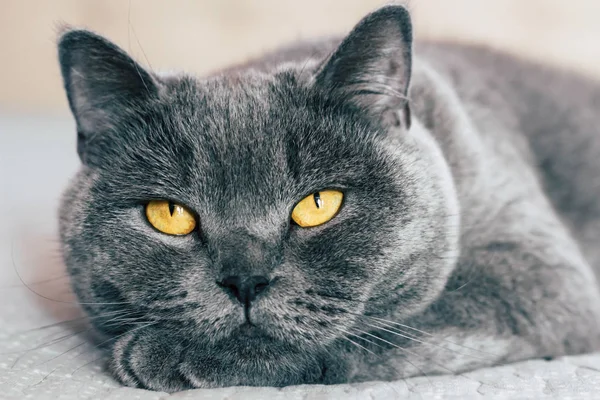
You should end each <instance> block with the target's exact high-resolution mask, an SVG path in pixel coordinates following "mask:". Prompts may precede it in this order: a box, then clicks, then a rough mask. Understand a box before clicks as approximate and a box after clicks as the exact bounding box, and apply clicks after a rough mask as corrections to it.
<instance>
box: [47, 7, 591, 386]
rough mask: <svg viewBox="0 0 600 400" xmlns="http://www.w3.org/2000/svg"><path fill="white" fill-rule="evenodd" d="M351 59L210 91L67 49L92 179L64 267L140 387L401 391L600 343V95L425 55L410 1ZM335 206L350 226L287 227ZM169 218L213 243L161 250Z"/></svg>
mask: <svg viewBox="0 0 600 400" xmlns="http://www.w3.org/2000/svg"><path fill="white" fill-rule="evenodd" d="M338 43H339V41H336V40H332V41H323V42H316V43H303V44H298V45H294V46H291V47H288V48H286V49H282V50H281V51H279V52H277V53H274V54H270V55H266V56H265V57H264V58H262V59H259V60H256V61H253V62H251V63H248V64H246V65H242V66H237V67H234V68H231V69H228V70H224V71H222V72H221V73H219V74H215V75H214V76H210V77H205V78H196V77H192V76H190V75H186V74H181V75H169V76H163V75H157V74H154V73H151V72H147V71H145V70H144V69H143V68H142V67H141V66H140V65H138V64H136V63H135V62H134V61H133V60H132V59H130V58H129V56H127V55H126V54H125V53H124V52H123V51H122V50H120V49H118V48H117V47H116V46H114V45H113V44H111V43H110V42H108V41H106V40H105V39H103V38H101V37H99V36H96V35H95V34H93V33H90V32H87V31H79V30H73V31H69V32H66V33H64V34H63V35H62V37H61V39H60V43H59V56H60V62H61V67H62V72H63V77H64V80H65V87H66V90H67V94H68V97H69V102H70V105H71V109H72V111H73V113H74V116H75V120H76V122H77V127H78V133H79V145H78V149H79V154H80V156H81V159H82V161H83V165H82V167H81V170H80V171H79V173H78V174H77V176H76V177H75V179H74V180H73V182H72V184H71V186H70V188H69V189H68V190H67V191H66V193H65V196H64V200H63V203H62V207H61V209H60V231H61V237H62V243H63V254H64V258H65V261H66V264H67V266H68V270H69V273H70V275H71V278H72V283H73V288H74V290H75V292H76V293H77V296H78V297H79V299H80V302H81V304H82V306H83V307H84V309H85V310H86V312H87V313H88V314H89V316H90V317H91V320H92V321H93V323H94V326H95V327H96V328H97V331H98V332H99V333H101V334H102V335H104V338H105V340H104V341H105V343H106V344H107V348H108V351H109V352H110V354H111V363H110V364H111V367H112V371H113V372H114V374H115V376H116V377H117V378H118V379H119V380H120V381H121V382H123V383H124V384H127V385H131V386H139V387H145V388H150V389H156V390H164V391H175V390H180V389H185V388H189V387H215V386H229V385H274V386H284V385H291V384H302V383H341V382H357V381H363V380H380V379H383V380H389V379H398V378H402V377H407V376H411V375H416V374H423V373H426V374H430V373H444V372H448V371H449V370H450V371H453V372H460V371H464V370H468V369H471V368H476V367H482V366H488V365H495V364H499V363H505V362H510V361H515V360H520V359H525V358H531V357H552V356H558V355H561V354H566V353H580V352H585V351H590V350H592V349H598V348H600V346H599V345H600V326H599V325H600V324H599V321H600V320H599V317H600V301H599V300H600V299H599V292H598V286H597V282H596V277H595V275H594V273H593V268H594V269H596V270H597V271H600V252H599V251H598V237H599V234H600V201H599V200H598V199H599V198H600V138H599V135H598V134H599V133H600V128H599V127H600V116H599V113H598V110H599V109H600V85H599V84H598V83H596V82H593V81H590V80H587V79H584V78H580V77H576V76H573V75H570V74H568V73H566V72H564V71H557V70H553V69H550V68H546V67H544V66H540V65H534V64H531V63H528V62H525V61H522V60H519V59H516V58H514V57H512V56H509V55H506V54H501V53H498V52H494V51H491V50H487V49H483V48H475V47H466V46H459V45H452V44H443V43H418V44H417V45H416V46H415V47H416V49H415V51H414V55H413V51H412V50H411V47H412V33H411V25H410V18H409V15H408V13H407V12H406V11H405V10H404V9H403V8H401V7H398V6H388V7H384V8H382V9H380V10H378V11H376V12H375V13H373V14H370V15H369V16H367V17H365V19H364V20H363V21H361V22H360V23H359V25H357V27H356V28H355V30H354V31H353V32H352V33H351V34H350V35H349V36H348V37H347V38H346V39H345V40H344V41H343V43H342V44H341V45H340V46H339V47H337V45H338ZM336 48H337V50H336V51H334V50H335V49H336ZM411 115H412V117H411ZM326 188H337V189H340V190H343V191H344V193H345V201H344V205H343V208H342V210H341V211H340V213H339V214H338V215H337V216H336V217H335V218H334V219H333V220H331V221H330V222H329V223H327V224H325V225H322V226H319V227H316V228H309V229H303V228H300V227H298V226H295V225H293V224H291V222H290V212H291V210H292V208H293V207H294V205H295V203H297V202H298V201H299V200H300V199H302V198H303V197H304V196H306V195H307V194H310V193H312V192H315V191H318V190H322V189H326ZM151 199H170V200H173V201H177V202H179V203H182V204H185V205H187V206H188V207H189V208H190V209H191V210H193V211H194V212H195V213H196V215H197V217H198V220H199V229H198V230H196V231H194V232H192V233H191V234H190V235H188V236H184V237H172V236H168V235H164V234H161V233H159V232H157V231H156V230H154V229H153V228H152V227H151V226H150V225H149V224H148V222H147V221H146V220H145V217H144V211H143V210H144V204H145V203H146V202H148V201H149V200H151ZM231 274H239V275H244V274H245V275H261V276H267V277H268V278H269V279H270V280H271V284H270V285H269V287H268V288H267V290H266V291H265V293H263V294H261V295H260V297H258V298H257V299H256V300H255V301H254V303H252V306H251V308H250V309H249V310H250V311H249V313H248V315H249V318H250V320H251V321H252V323H253V324H254V326H250V325H248V323H247V321H246V318H247V316H246V315H245V312H244V308H243V307H242V306H240V304H239V303H238V302H237V301H236V300H235V299H234V298H232V297H231V296H230V295H228V293H227V292H226V291H224V290H223V288H221V287H220V286H219V285H218V284H217V282H219V281H220V280H221V279H222V278H223V277H224V276H228V275H231ZM384 321H387V322H384ZM394 324H395V325H394ZM398 346H400V348H399V347H398Z"/></svg>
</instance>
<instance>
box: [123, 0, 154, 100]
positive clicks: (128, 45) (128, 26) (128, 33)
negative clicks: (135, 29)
mask: <svg viewBox="0 0 600 400" xmlns="http://www.w3.org/2000/svg"><path fill="white" fill-rule="evenodd" d="M130 28H131V0H129V6H128V8H127V47H128V48H129V51H131V29H130ZM133 66H134V68H135V71H136V72H137V74H138V76H139V77H140V80H141V81H142V84H143V85H144V87H145V88H146V91H147V92H148V94H151V92H150V88H148V85H146V81H145V80H144V77H143V76H142V73H141V72H140V70H139V68H138V66H137V62H135V61H134V62H133Z"/></svg>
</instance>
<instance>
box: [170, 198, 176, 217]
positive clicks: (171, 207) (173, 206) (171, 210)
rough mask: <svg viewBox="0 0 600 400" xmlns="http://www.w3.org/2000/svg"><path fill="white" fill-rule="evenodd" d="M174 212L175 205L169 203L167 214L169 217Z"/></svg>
mask: <svg viewBox="0 0 600 400" xmlns="http://www.w3.org/2000/svg"><path fill="white" fill-rule="evenodd" d="M174 212H175V204H173V202H172V201H170V202H169V214H171V217H172V216H173V213H174Z"/></svg>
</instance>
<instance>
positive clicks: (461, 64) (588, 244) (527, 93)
mask: <svg viewBox="0 0 600 400" xmlns="http://www.w3.org/2000/svg"><path fill="white" fill-rule="evenodd" d="M417 51H418V54H420V55H421V57H423V58H425V59H426V60H427V61H428V62H429V63H431V64H432V65H433V66H434V68H435V69H436V70H437V71H439V72H441V73H442V74H443V75H444V76H445V77H446V78H447V79H449V80H450V81H451V83H452V85H453V87H454V88H455V90H456V91H457V93H458V95H459V96H460V97H461V100H462V101H464V102H465V103H466V104H467V107H468V108H470V109H473V108H478V109H481V108H482V107H483V108H485V109H487V113H480V115H479V116H475V118H476V119H477V118H482V117H481V115H483V114H485V115H487V116H485V117H483V118H495V119H497V120H498V121H499V122H500V123H502V122H504V123H505V124H511V125H510V128H511V129H510V131H511V132H512V133H514V134H517V135H524V136H525V138H526V143H528V145H529V146H528V147H529V149H527V150H528V151H529V153H530V155H531V159H530V160H529V162H530V163H531V165H532V167H533V168H534V169H535V170H536V172H537V173H538V176H539V178H540V181H541V183H542V185H543V187H544V190H545V191H546V193H547V194H548V196H549V197H550V200H551V201H552V203H553V205H554V206H555V208H556V209H557V211H558V212H559V213H560V214H561V216H562V217H563V219H564V220H565V222H566V223H567V224H568V225H569V226H570V228H571V229H572V231H573V233H574V235H575V236H576V237H577V238H578V240H579V241H580V244H581V245H582V247H583V250H584V252H585V253H586V256H587V257H588V259H589V261H590V262H591V263H592V264H593V266H594V267H595V269H596V270H597V271H599V270H600V251H599V250H598V249H597V247H598V246H597V245H598V244H599V243H600V240H599V238H600V83H599V82H598V81H595V80H594V79H592V78H587V77H584V76H580V75H577V74H575V73H571V72H568V71H566V70H562V69H560V68H555V67H550V66H546V65H542V64H538V63H534V62H530V61H526V60H524V59H521V58H519V57H516V56H512V55H510V54H507V53H504V52H500V51H494V50H491V49H488V48H485V47H479V46H467V45H457V44H449V43H421V44H420V45H418V48H417ZM475 122H476V123H477V121H475ZM480 133H481V134H482V135H489V134H494V133H492V132H486V131H484V130H482V131H481V132H480ZM517 140H518V138H516V137H515V141H517ZM506 167H507V168H509V167H510V166H506Z"/></svg>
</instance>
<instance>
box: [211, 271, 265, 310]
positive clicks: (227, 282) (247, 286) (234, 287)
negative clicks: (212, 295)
mask: <svg viewBox="0 0 600 400" xmlns="http://www.w3.org/2000/svg"><path fill="white" fill-rule="evenodd" d="M217 284H218V285H219V286H221V287H222V288H223V290H225V291H226V292H228V293H230V294H232V295H234V296H235V297H236V298H237V299H238V300H239V302H240V303H242V305H244V306H248V305H250V303H251V302H252V301H253V300H254V299H256V297H257V296H258V295H259V294H260V293H261V292H263V291H264V290H265V289H266V288H267V286H269V280H268V279H267V278H266V277H264V276H259V275H255V276H250V277H242V276H237V275H236V276H228V277H227V278H225V279H223V280H222V281H220V282H217Z"/></svg>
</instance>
